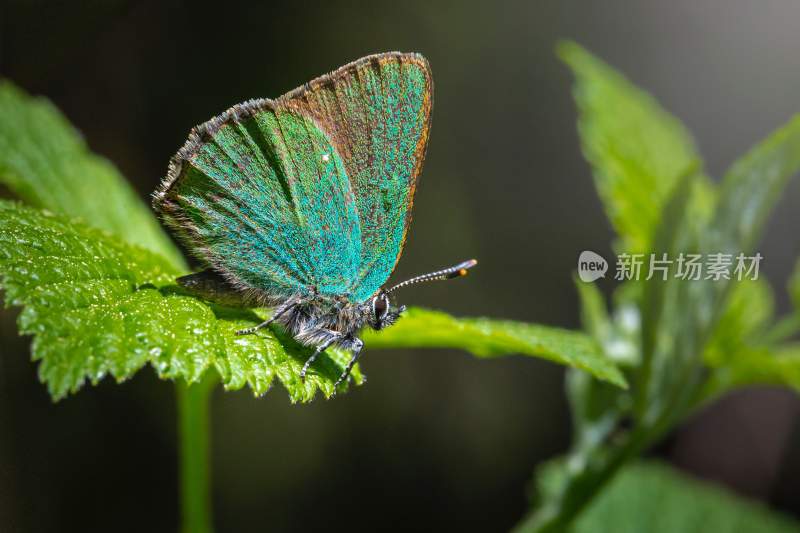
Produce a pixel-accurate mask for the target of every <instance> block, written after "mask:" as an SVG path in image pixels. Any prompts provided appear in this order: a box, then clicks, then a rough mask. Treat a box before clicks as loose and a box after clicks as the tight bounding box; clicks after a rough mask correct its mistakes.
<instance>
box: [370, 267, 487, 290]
mask: <svg viewBox="0 0 800 533" xmlns="http://www.w3.org/2000/svg"><path fill="white" fill-rule="evenodd" d="M477 264H478V262H477V261H476V260H474V259H470V260H469V261H464V262H463V263H459V264H457V265H455V266H451V267H450V268H445V269H442V270H437V271H436V272H430V273H428V274H422V275H421V276H417V277H414V278H411V279H407V280H406V281H403V282H402V283H398V284H397V285H395V286H394V287H392V288H391V289H388V290H387V291H386V294H389V293H390V292H393V291H396V290H397V289H399V288H400V287H405V286H407V285H414V284H415V283H422V282H423V281H439V280H445V279H453V278H460V277H461V276H466V275H467V270H468V269H470V268H472V267H474V266H475V265H477Z"/></svg>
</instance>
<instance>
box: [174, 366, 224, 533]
mask: <svg viewBox="0 0 800 533" xmlns="http://www.w3.org/2000/svg"><path fill="white" fill-rule="evenodd" d="M216 382H217V379H216V374H214V373H213V372H207V373H206V376H205V377H204V378H203V379H202V380H201V381H200V382H198V383H195V384H192V385H187V384H186V383H177V384H176V388H177V395H178V431H179V435H178V439H179V441H180V472H179V476H180V494H181V524H182V525H181V531H182V532H183V533H211V532H212V531H213V527H212V523H211V475H210V464H209V462H210V461H209V457H210V454H209V451H210V446H209V444H210V438H209V425H210V424H209V414H208V406H209V399H210V396H211V391H212V390H213V389H214V385H215V384H216Z"/></svg>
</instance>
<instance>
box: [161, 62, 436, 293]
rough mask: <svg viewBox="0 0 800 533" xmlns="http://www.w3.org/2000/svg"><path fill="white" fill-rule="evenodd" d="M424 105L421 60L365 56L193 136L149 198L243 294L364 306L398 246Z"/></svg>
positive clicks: (420, 146) (417, 161)
mask: <svg viewBox="0 0 800 533" xmlns="http://www.w3.org/2000/svg"><path fill="white" fill-rule="evenodd" d="M431 105H432V85H431V77H430V71H429V68H428V64H427V61H425V59H424V58H422V57H421V56H418V55H416V54H400V53H389V54H379V55H376V56H369V57H366V58H363V59H361V60H358V61H356V62H354V63H351V64H349V65H346V66H344V67H342V68H340V69H339V70H337V71H335V72H333V73H331V74H329V75H327V76H323V77H321V78H318V79H316V80H314V81H312V82H310V83H308V84H306V85H305V86H303V87H301V88H298V89H296V90H294V91H292V92H290V93H288V94H287V95H285V96H283V97H281V98H279V99H277V100H275V101H270V100H254V101H251V102H247V103H245V104H241V105H239V106H235V107H233V108H231V109H230V110H228V111H227V112H226V113H223V114H222V115H220V116H219V117H216V118H215V119H212V120H211V121H209V122H206V123H205V124H203V125H201V126H199V127H198V128H196V129H195V130H193V133H192V134H191V135H190V139H189V141H188V142H187V143H186V145H185V146H184V147H183V148H182V149H181V151H179V152H178V154H177V155H176V156H175V157H174V158H173V161H172V164H171V168H170V172H169V175H168V176H167V179H166V180H165V181H164V183H163V184H162V187H161V189H160V190H159V192H158V193H157V194H156V198H155V202H154V204H155V206H156V208H157V209H158V210H159V211H160V212H161V213H162V216H163V217H164V219H165V220H166V221H167V222H168V223H169V224H170V225H171V226H172V227H173V228H174V229H175V230H176V232H177V233H178V235H179V236H180V237H181V238H182V239H183V240H184V241H185V242H186V244H187V245H188V247H189V248H190V249H191V250H192V251H193V252H194V253H195V254H196V255H198V256H199V257H200V258H201V259H203V260H205V261H206V262H208V263H209V264H210V265H211V266H212V267H213V268H214V269H215V270H217V271H218V272H220V273H221V274H222V275H223V276H225V278H226V279H228V280H229V281H230V282H232V283H233V284H234V285H235V286H237V287H239V288H244V289H251V290H254V291H256V292H259V293H262V294H264V295H267V296H271V297H276V298H280V297H288V296H291V295H296V294H301V295H302V294H306V293H308V292H310V291H317V292H318V293H321V294H325V295H329V296H346V297H348V298H349V299H350V300H351V301H358V302H360V301H365V300H366V299H368V298H369V297H370V296H371V295H372V294H374V293H375V292H376V291H377V290H378V289H379V288H380V286H381V285H382V284H383V283H384V282H385V281H386V279H388V277H389V275H390V274H391V272H392V270H393V269H394V266H395V264H396V262H397V259H398V258H399V255H400V253H401V252H402V247H403V243H404V240H405V235H406V231H407V228H408V224H409V222H410V213H411V208H412V204H413V198H414V190H415V186H416V178H417V175H418V174H419V171H420V169H421V166H422V160H423V158H424V154H425V148H426V144H427V138H428V130H429V124H430V112H431Z"/></svg>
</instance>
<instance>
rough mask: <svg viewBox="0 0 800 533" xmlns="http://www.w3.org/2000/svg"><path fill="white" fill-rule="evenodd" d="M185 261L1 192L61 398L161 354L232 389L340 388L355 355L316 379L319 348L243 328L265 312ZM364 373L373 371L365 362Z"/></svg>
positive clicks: (163, 365) (5, 244)
mask: <svg viewBox="0 0 800 533" xmlns="http://www.w3.org/2000/svg"><path fill="white" fill-rule="evenodd" d="M180 273H181V272H180V271H179V270H177V269H175V267H173V266H172V264H171V263H170V262H168V261H166V260H165V259H163V258H161V256H158V255H156V254H153V253H152V252H150V251H147V250H144V249H142V248H138V247H136V246H133V245H129V244H125V243H121V242H120V241H119V239H116V238H114V237H112V236H111V235H109V234H108V233H105V232H102V231H100V230H95V229H92V228H88V227H86V226H84V225H83V224H81V223H79V222H70V221H68V220H66V219H65V218H63V217H61V216H56V215H52V214H47V213H45V212H41V211H38V210H35V209H32V208H29V207H24V206H21V205H18V204H14V203H11V202H7V201H0V276H2V279H3V285H2V286H3V288H5V291H6V302H7V304H11V305H17V306H23V307H24V309H23V311H22V313H21V314H20V317H19V327H20V331H21V332H22V333H24V334H30V335H34V341H33V347H32V350H33V359H34V360H36V361H40V364H39V376H40V379H41V380H42V381H43V382H44V383H46V385H47V387H48V390H49V391H50V394H51V395H52V396H53V398H55V399H60V398H62V397H64V396H65V395H66V394H68V393H71V392H75V391H77V390H78V389H80V388H81V387H82V386H83V385H84V383H85V382H86V381H87V380H88V381H90V382H92V383H97V382H99V381H100V380H101V379H103V378H104V377H105V376H107V375H110V376H112V377H113V378H114V379H116V380H117V381H124V380H126V379H128V378H130V377H131V376H132V375H133V374H134V373H135V372H136V371H137V370H139V369H140V368H142V367H143V366H144V365H145V364H148V363H149V364H150V365H151V366H152V367H153V368H154V369H155V370H156V372H157V373H158V375H159V376H160V377H162V378H168V379H182V380H185V381H187V382H197V381H198V380H200V378H201V377H202V375H203V374H204V373H205V372H206V371H208V370H209V369H212V368H213V369H215V370H216V371H217V372H218V373H219V374H220V376H221V378H222V382H223V384H224V385H225V386H226V387H227V388H228V389H239V388H242V387H244V386H245V385H248V386H249V387H250V388H251V389H252V390H253V392H254V393H255V394H263V393H265V392H267V390H268V389H269V388H270V385H271V384H272V382H273V381H274V379H275V378H277V379H278V380H279V381H280V382H281V383H282V384H283V385H284V386H285V387H286V389H287V390H288V392H289V396H290V397H291V399H292V401H310V400H311V399H313V397H314V395H315V393H316V391H317V390H321V391H322V392H323V394H324V395H325V396H327V397H329V396H330V395H331V394H332V393H333V383H334V381H335V380H336V379H337V378H338V376H339V375H340V374H341V372H342V370H343V368H344V366H345V365H346V363H347V361H348V359H349V355H348V354H346V353H344V352H342V351H335V350H329V351H327V352H326V357H322V358H320V360H319V363H318V364H315V365H314V366H313V367H312V372H311V373H310V375H309V376H308V377H307V379H306V380H305V382H303V381H301V380H300V378H299V372H300V369H301V368H302V365H303V363H304V362H305V360H306V359H307V358H308V356H309V355H310V351H309V349H308V348H304V347H301V346H299V345H297V344H296V343H294V342H293V341H292V340H291V339H286V338H283V337H276V335H275V334H273V333H272V332H270V331H263V330H262V331H263V332H262V333H261V334H259V335H258V336H245V337H238V336H236V335H234V331H235V330H237V329H240V328H244V327H249V326H252V325H254V324H256V323H258V322H260V318H259V317H258V316H256V315H255V314H254V313H252V312H249V311H242V310H232V309H217V308H214V307H211V306H209V305H206V304H205V303H202V302H201V301H199V300H197V299H195V298H193V297H189V296H186V295H183V294H180V292H179V291H178V290H177V287H175V286H174V285H173V284H174V280H175V277H176V276H177V275H179V274H180ZM353 377H354V380H355V382H356V383H361V382H362V381H363V376H362V375H361V373H360V371H359V370H358V369H355V371H354V373H353Z"/></svg>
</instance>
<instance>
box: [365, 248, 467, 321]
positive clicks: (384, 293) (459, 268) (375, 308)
mask: <svg viewBox="0 0 800 533" xmlns="http://www.w3.org/2000/svg"><path fill="white" fill-rule="evenodd" d="M477 264H478V262H477V261H476V260H474V259H470V260H469V261H464V262H463V263H459V264H457V265H455V266H452V267H449V268H445V269H442V270H437V271H436V272H430V273H428V274H422V275H421V276H415V277H413V278H411V279H409V280H406V281H404V282H402V283H398V284H397V285H395V286H393V287H391V288H389V289H381V290H380V291H378V293H377V294H376V295H375V296H373V297H372V299H371V300H370V301H369V305H368V309H367V313H368V314H367V324H369V326H370V327H371V328H372V329H375V330H381V329H383V328H386V327H388V326H391V325H392V324H394V323H395V322H397V319H398V318H400V315H401V314H402V313H403V311H405V310H406V306H405V305H401V306H393V305H392V301H391V299H390V298H389V296H390V294H391V293H392V292H394V291H396V290H397V289H399V288H401V287H406V286H408V285H413V284H415V283H422V282H423V281H437V280H445V279H453V278H459V277H461V276H466V275H467V270H469V269H470V268H472V267H474V266H475V265H477Z"/></svg>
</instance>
